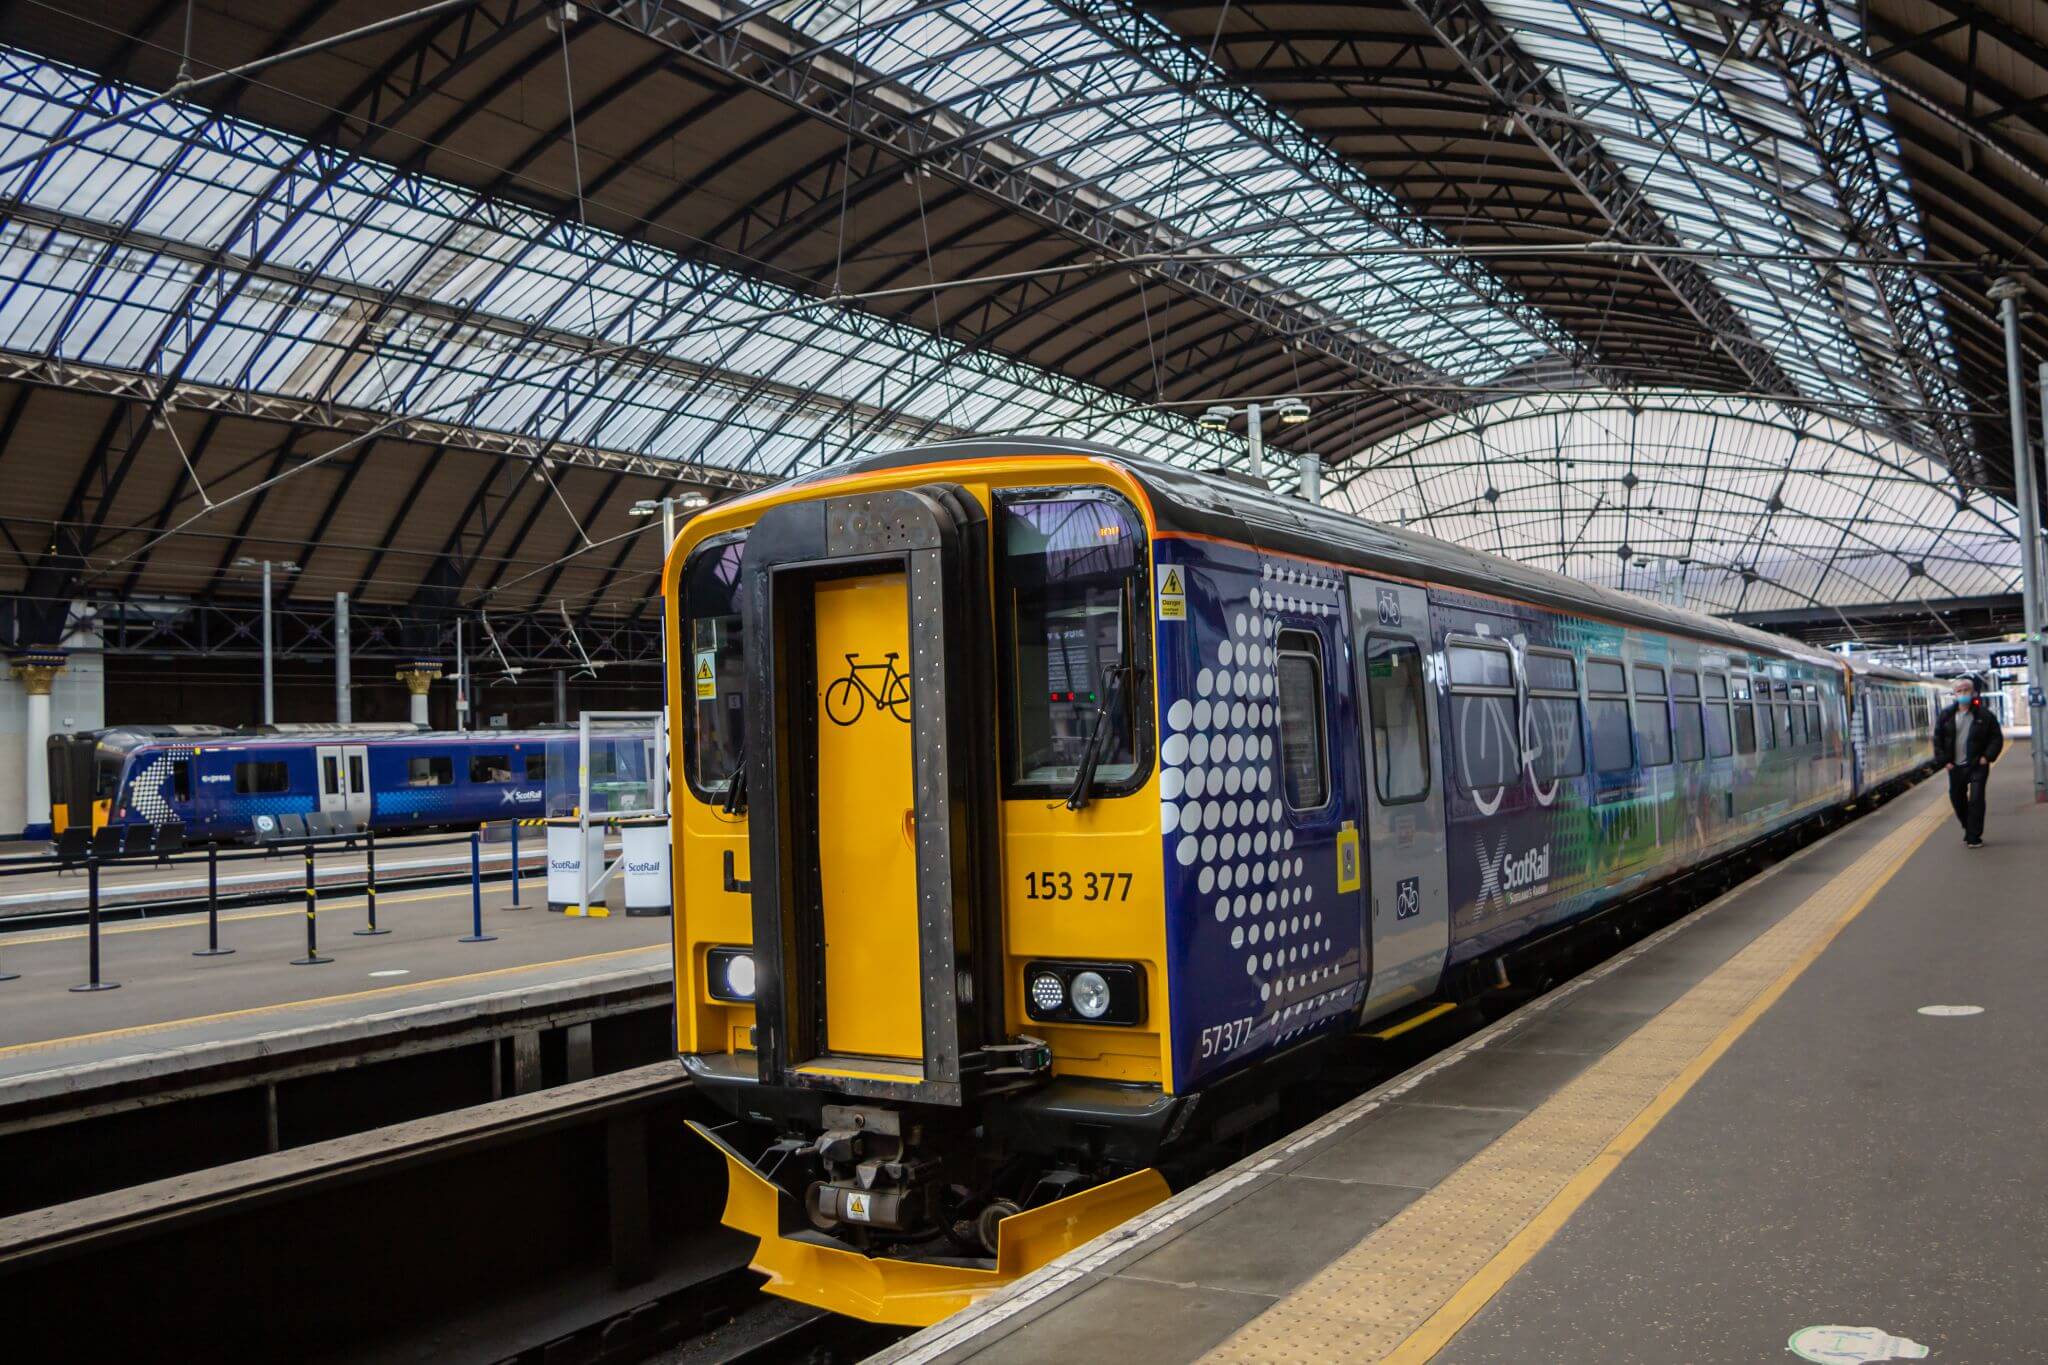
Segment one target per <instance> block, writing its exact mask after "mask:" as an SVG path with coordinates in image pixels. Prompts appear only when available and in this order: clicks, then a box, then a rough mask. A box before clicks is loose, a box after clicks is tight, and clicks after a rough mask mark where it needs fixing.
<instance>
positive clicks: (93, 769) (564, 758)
mask: <svg viewBox="0 0 2048 1365" xmlns="http://www.w3.org/2000/svg"><path fill="white" fill-rule="evenodd" d="M590 743H591V774H590V783H591V804H592V807H593V811H594V813H597V812H602V811H604V810H608V809H615V808H624V809H633V810H642V809H646V807H647V790H648V784H649V780H650V775H651V772H652V768H651V765H652V764H653V763H654V761H655V757H654V736H653V734H652V732H651V731H649V730H647V729H645V728H640V729H633V728H629V727H618V726H604V727H600V728H597V729H595V730H593V732H592V734H591V741H590ZM577 745H578V738H577V732H576V731H575V730H573V729H566V728H547V729H534V730H509V729H507V730H474V731H448V732H436V731H428V730H422V729H420V728H418V727H417V726H413V725H394V726H379V725H368V724H365V725H305V726H294V725H279V726H270V727H264V728H259V729H253V730H230V729H226V728H223V727H220V726H211V725H158V726H122V727H116V728H112V729H106V730H91V731H81V732H77V733H72V734H61V735H53V736H51V738H50V745H49V765H50V805H51V827H52V829H53V830H54V831H55V832H56V833H57V834H58V836H59V837H60V838H61V837H62V835H63V834H64V832H65V831H66V830H67V829H73V828H90V829H92V830H94V831H98V830H102V829H105V828H108V827H115V828H126V829H129V830H137V831H149V830H157V829H164V828H167V827H172V826H176V827H178V828H179V829H180V830H181V831H182V833H183V836H184V838H185V839H186V840H188V841H193V842H198V841H204V840H209V839H212V840H220V841H223V842H227V841H233V840H249V841H261V840H263V839H266V838H272V837H276V834H277V831H278V829H279V828H280V826H279V820H280V818H281V817H284V816H292V815H297V816H324V817H327V823H329V824H331V825H332V826H333V827H334V828H335V829H337V830H363V829H375V830H377V831H378V832H380V833H384V832H398V831H403V830H416V829H433V828H445V827H456V826H473V825H477V824H482V823H485V822H488V821H492V820H506V819H513V818H520V817H540V816H548V815H565V814H569V813H571V812H572V811H573V808H574V805H575V802H576V799H577V790H578V787H577V776H576V755H577Z"/></svg>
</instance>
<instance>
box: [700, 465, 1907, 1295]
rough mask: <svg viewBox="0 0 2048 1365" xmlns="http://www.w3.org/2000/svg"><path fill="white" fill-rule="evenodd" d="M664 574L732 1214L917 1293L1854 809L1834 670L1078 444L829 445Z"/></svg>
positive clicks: (1668, 616) (775, 1238) (1018, 1249)
mask: <svg viewBox="0 0 2048 1365" xmlns="http://www.w3.org/2000/svg"><path fill="white" fill-rule="evenodd" d="M667 573H668V578H667V586H666V596H667V600H668V602H669V603H670V609H671V617H670V630H671V632H672V633H671V637H670V658H671V659H672V660H675V661H676V662H677V664H678V667H676V668H674V669H672V672H671V688H672V691H671V708H672V709H671V714H672V717H673V718H674V724H675V726H676V733H675V734H674V736H673V740H672V752H673V753H674V755H675V756H676V762H677V764H678V770H677V772H676V774H675V782H674V786H675V790H676V792H677V803H676V804H677V816H676V822H675V839H676V845H677V847H676V866H677V869H678V872H677V876H678V888H677V906H678V912H677V915H676V920H675V929H676V982H677V1038H678V1043H679V1047H680V1050H681V1052H682V1053H683V1059H684V1061H685V1063H686V1065H687V1066H688V1067H689V1068H690V1070H691V1072H692V1074H693V1075H694V1076H695V1078H696V1080H697V1082H698V1085H699V1088H700V1090H701V1091H702V1092H703V1093H704V1094H706V1095H707V1096H709V1097H710V1098H712V1099H713V1100H714V1101H716V1102H718V1103H720V1104H722V1105H724V1106H725V1107H726V1108H728V1109H729V1110H730V1111H731V1112H732V1113H733V1114H734V1115H735V1116H737V1117H739V1118H741V1119H743V1120H745V1121H746V1122H745V1124H744V1125H743V1126H742V1127H741V1128H738V1129H733V1130H730V1131H728V1132H726V1133H723V1134H717V1135H714V1134H710V1133H709V1132H708V1131H707V1134H706V1135H707V1136H710V1137H712V1139H713V1140H714V1141H715V1142H717V1143H718V1144H719V1145H720V1146H721V1147H722V1148H723V1149H724V1150H725V1153H726V1156H727V1159H728V1165H729V1170H730V1174H731V1179H732V1192H731V1196H730V1201H729V1205H728V1220H729V1221H731V1222H733V1223H734V1225H735V1226H739V1227H741V1228H743V1229H744V1230H746V1231H748V1232H751V1233H753V1234H754V1235H756V1236H757V1237H758V1238H760V1251H759V1252H758V1254H757V1258H756V1262H755V1264H756V1266H757V1267H758V1268H761V1269H763V1270H765V1271H767V1272H768V1273H769V1275H770V1278H771V1287H772V1288H775V1289H776V1290H777V1291H778V1292H783V1293H788V1294H791V1295H793V1296H796V1297H801V1298H806V1299H808V1300H810V1301H812V1302H817V1303H821V1304H824V1305H826V1306H829V1307H833V1308H837V1309H840V1310H842V1311H853V1312H858V1313H860V1314H862V1315H864V1316H869V1317H877V1318H883V1319H886V1320H890V1321H898V1322H911V1323H916V1322H925V1321H930V1320H933V1319H934V1318H935V1317H936V1316H938V1315H941V1314H942V1313H943V1312H944V1311H949V1310H950V1309H951V1308H952V1307H956V1306H958V1305H959V1304H960V1303H961V1302H964V1301H966V1300H968V1299H971V1298H972V1297H974V1296H975V1295H977V1294H979V1293H982V1292H985V1291H986V1290H987V1289H988V1288H989V1287H991V1286H992V1285H993V1284H995V1283H999V1282H1000V1281H1001V1280H1002V1279H1003V1278H1006V1277H1007V1276H1008V1275H1009V1274H1011V1273H1014V1272H1015V1271H1016V1270H1017V1269H1019V1268H1020V1267H1022V1266H1024V1265H1026V1264H1028V1263H1035V1262H1036V1261H1037V1260H1042V1259H1043V1258H1044V1257H1046V1256H1049V1255H1051V1254H1054V1253H1055V1252H1056V1251H1057V1250H1058V1249H1059V1248H1060V1247H1062V1246H1064V1245H1068V1244H1070V1243H1071V1242H1072V1241H1074V1240H1077V1239H1080V1238H1084V1237H1085V1236H1087V1235H1090V1234H1091V1233H1092V1232H1093V1231H1095V1230H1097V1229H1099V1228H1101V1227H1103V1226H1106V1225H1107V1224H1108V1223H1109V1222H1111V1221H1114V1220H1115V1219H1116V1218H1119V1217H1121V1216H1123V1215H1124V1214H1125V1213H1127V1212H1128V1211H1130V1209H1131V1207H1132V1206H1133V1204H1134V1203H1139V1204H1141V1203H1143V1202H1144V1201H1146V1200H1148V1199H1151V1198H1156V1197H1158V1196H1159V1195H1160V1194H1162V1193H1163V1192H1164V1188H1165V1186H1164V1184H1163V1183H1162V1182H1161V1181H1160V1180H1159V1178H1158V1177H1157V1175H1156V1173H1154V1172H1153V1171H1152V1170H1150V1169H1149V1168H1152V1167H1156V1166H1158V1165H1160V1164H1161V1163H1163V1162H1168V1161H1170V1160H1171V1159H1172V1156H1173V1154H1174V1153H1175V1152H1176V1151H1179V1150H1190V1149H1195V1148H1199V1147H1200V1146H1201V1145H1203V1144H1205V1143H1212V1142H1217V1141H1222V1140H1226V1139H1228V1138H1229V1137H1230V1136H1232V1135H1233V1134H1235V1133H1238V1132H1241V1131H1243V1130H1244V1129H1245V1128H1247V1127H1248V1126H1249V1125H1251V1124H1253V1123H1256V1122H1257V1121H1258V1120H1259V1119H1260V1118H1261V1117H1263V1116H1264V1115H1266V1114H1268V1113H1270V1112H1272V1110H1273V1107H1274V1093H1275V1090H1276V1088H1277V1087H1278V1086H1279V1085H1280V1084H1282V1083H1283V1081H1284V1080H1285V1079H1286V1078H1287V1077H1288V1076H1289V1075H1292V1074H1299V1073H1300V1072H1302V1071H1303V1070H1305V1069H1306V1068H1308V1067H1310V1066H1312V1065H1313V1064H1314V1059H1315V1056H1316V1049H1317V1048H1318V1047H1319V1046H1320V1045H1321V1044H1323V1043H1325V1042H1326V1041H1327V1040H1329V1039H1331V1038H1334V1037H1336V1036H1339V1035H1341V1034H1343V1033H1346V1032H1348V1031H1350V1030H1353V1029H1355V1028H1357V1027H1358V1026H1360V1025H1361V1024H1363V1023H1367V1022H1369V1021H1372V1020H1375V1019H1379V1018H1382V1017H1385V1016H1387V1015H1389V1014H1390V1013H1392V1012H1394V1011H1397V1010H1403V1009H1409V1008H1412V1007H1414V1006H1415V1005H1416V1004H1417V1003H1418V1002H1422V1001H1425V1000H1427V999H1429V998H1430V997H1432V996H1438V995H1443V994H1446V993H1456V992H1458V991H1460V990H1462V989H1465V988H1468V987H1469V986H1470V984H1471V983H1473V982H1475V981H1483V980H1487V979H1490V978H1491V976H1493V975H1494V974H1495V973H1497V971H1498V963H1499V960H1500V956H1501V955H1502V954H1503V953H1505V952H1507V951H1509V950H1511V949H1512V948H1514V947H1515V946H1516V945H1517V944H1523V943H1526V942H1527V941H1529V940H1530V939H1531V938H1533V937H1535V936H1537V935H1540V934H1544V933H1547V932H1549V931H1551V930H1554V929H1556V928H1558V927H1560V926H1563V925H1567V924H1569V923H1571V922H1572V921H1574V920H1576V919H1579V918H1581V917H1583V916H1587V915H1590V914H1592V913H1594V912H1596V911H1598V910H1600V909H1601V908H1603V907H1605V906H1608V905H1611V904H1613V903H1614V902H1615V901H1616V900H1617V899H1618V898H1621V897H1626V896H1629V895H1632V894H1634V893H1635V892H1637V891H1640V890H1641V889H1643V888H1645V887H1648V886H1650V885H1653V884H1655V883H1656V882H1658V881H1660V880H1662V879H1664V878H1667V877H1670V876H1672V875H1674V874H1676V873H1678V872H1681V871H1683V870H1685V869H1687V868H1689V867H1692V866H1695V865H1696V864H1698V863H1699V862H1701V861H1702V860H1704V859H1707V858H1710V857H1713V856H1716V855H1718V854H1721V853H1726V852H1729V851H1732V850H1735V849H1738V848H1740V847H1742V846H1743V845H1745V844H1748V843H1751V842H1754V841H1756V840H1759V839H1762V838H1765V837H1768V836H1770V835H1772V834H1774V833H1776V832H1779V831H1781V830H1784V829H1786V828H1788V827H1790V826H1793V825H1795V824H1798V823H1800V822H1801V821H1804V820H1807V819H1809V818H1811V817H1813V816H1815V815H1817V814H1820V813H1823V812H1826V811H1828V810H1831V809H1833V808H1835V807H1839V806H1841V805H1843V804H1845V803H1847V802H1849V801H1850V800H1852V799H1853V798H1854V797H1855V795H1856V794H1857V785H1856V784H1857V782H1858V779H1859V768H1858V765H1857V761H1856V756H1855V753H1854V752H1853V744H1852V735H1851V728H1850V710H1849V702H1850V699H1851V695H1852V694H1851V682H1850V675H1849V673H1848V672H1847V671H1846V670H1845V668H1844V667H1843V666H1842V664H1841V662H1840V661H1839V660H1838V659H1836V658H1834V657H1833V656H1830V655H1828V654H1826V653H1824V652H1820V651H1816V650H1812V649H1809V648H1807V647H1805V646H1802V645H1799V644H1796V643H1793V642H1791V641H1787V640H1783V639H1779V638H1776V637H1773V636H1769V635H1765V634H1762V633H1760V632H1756V631H1752V630H1748V629H1745V628H1742V627H1738V626H1733V625H1730V624H1728V623H1726V622H1722V621H1718V620H1715V619H1712V618H1709V617H1705V616H1701V615H1697V614H1695V613H1690V612H1685V611H1679V610H1674V609H1670V608H1665V607H1661V606H1658V605H1656V604H1654V603H1651V602H1648V601H1646V600H1643V599H1640V598H1636V597H1632V596H1628V595H1625V594H1622V593H1619V592H1614V591H1609V590H1605V589H1600V588H1593V587H1589V586H1587V585H1584V584H1580V583H1577V582H1574V581H1572V580H1569V579H1566V578H1562V577H1560V576H1558V575H1555V574H1550V573H1546V572H1544V571H1542V570H1538V569H1535V568H1532V567H1529V566H1526V565H1520V564H1514V563H1510V562H1507V561H1504V560H1500V559H1496V558H1493V557H1491V556H1487V555H1483V554H1479V553H1477V552H1474V551H1470V550H1466V549H1463V548H1460V547H1457V546H1452V545H1446V544H1443V543H1440V542H1437V541H1433V540H1430V539H1427V538H1425V537H1422V536H1417V535H1412V534H1408V533H1405V532H1401V531H1397V530H1393V529H1390V528H1387V527H1382V526H1377V525H1373V524H1371V523H1367V522H1363V521H1359V520H1357V519H1354V518H1350V517H1346V516H1342V515H1339V514H1337V513H1333V512H1329V511H1326V510H1324V509H1321V508H1318V507H1311V506H1308V505H1305V504H1302V503H1298V502H1294V501H1291V500H1287V499H1283V498H1279V497H1275V496H1272V495H1270V494H1268V493H1266V492H1264V491H1263V490H1261V489H1254V488H1249V487H1246V486H1244V485H1242V484H1240V483H1238V482H1236V481H1233V480H1230V479H1227V478H1223V477H1218V476H1212V475H1204V474H1199V473H1194V472H1191V471H1188V470H1185V469H1180V468H1175V467H1169V466H1164V465H1160V464H1156V463H1152V462H1148V461H1144V460H1139V459H1134V458H1130V457H1126V456H1123V455H1120V454H1117V453H1116V452H1114V451H1110V450H1107V449H1104V448H1100V447H1095V446H1089V445H1081V444H1068V443H1057V442H1043V441H1028V442H1026V441H979V442H960V443H953V444H948V445H941V446H935V447H928V448H925V449H921V450H914V451H908V452H902V453H899V454H895V455H890V456H882V457H877V458H874V459H871V460H867V461H862V462H858V463H855V464H852V465H849V466H842V467H838V468H835V469H832V470H829V471H826V472H823V473H820V474H818V475H815V476H811V477H809V478H806V479H803V480H799V481H796V482H794V483H792V484H787V485H783V486H781V487H779V488H776V489H772V490H768V491H765V492H763V493H761V494H757V495H755V496H752V497H749V498H745V499H740V500H737V501H734V502H732V503H728V504H725V505H722V506H720V507H717V508H715V509H712V510H710V511H708V512H706V513H704V514H702V515H700V516H699V517H697V518H695V519H694V520H693V521H692V522H691V523H690V524H689V525H688V526H687V527H686V528H685V530H684V532H683V534H682V536H681V537H680V538H679V540H678V542H677V544H676V546H675V549H674V552H673V553H672V555H671V557H670V560H669V565H668V570H667ZM1923 747H1924V746H1923ZM1898 756H1899V758H1900V759H1901V760H1902V761H1903V760H1904V759H1905V757H1906V756H1905V754H1904V751H1903V750H1900V752H1899V755H1898ZM1926 758H1927V755H1926V754H1924V753H1923V755H1922V757H1921V762H1922V763H1923V764H1924V763H1925V761H1926ZM1863 771H1864V775H1865V776H1875V775H1876V774H1875V773H1873V772H1872V771H1871V770H1869V769H1867V768H1866V769H1864V770H1863ZM1887 771H1888V770H1887ZM1885 780H1889V778H1887V779H1885ZM797 1228H804V1229H805V1230H804V1231H802V1232H797V1231H795V1229H797ZM973 1255H978V1256H979V1257H981V1258H982V1259H981V1260H980V1261H979V1262H972V1261H966V1262H963V1261H962V1260H961V1258H962V1257H963V1256H973Z"/></svg>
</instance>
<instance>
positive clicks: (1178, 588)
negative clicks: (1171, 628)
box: [1158, 564, 1188, 621]
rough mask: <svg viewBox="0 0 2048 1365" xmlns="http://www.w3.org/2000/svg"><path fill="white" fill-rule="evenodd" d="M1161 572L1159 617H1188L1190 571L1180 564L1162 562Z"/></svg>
mask: <svg viewBox="0 0 2048 1365" xmlns="http://www.w3.org/2000/svg"><path fill="white" fill-rule="evenodd" d="M1158 574H1159V619H1160V620H1162V621H1185V620H1187V619H1188V571H1187V570H1186V569H1184V568H1182V567H1181V566H1180V565H1178V564H1161V565H1160V566H1159V569H1158Z"/></svg>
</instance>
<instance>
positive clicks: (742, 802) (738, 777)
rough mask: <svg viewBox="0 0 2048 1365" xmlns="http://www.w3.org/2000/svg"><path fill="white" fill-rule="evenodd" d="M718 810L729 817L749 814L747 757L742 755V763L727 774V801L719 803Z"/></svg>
mask: <svg viewBox="0 0 2048 1365" xmlns="http://www.w3.org/2000/svg"><path fill="white" fill-rule="evenodd" d="M718 809H719V810H720V811H722V812H724V813H725V814H727V815H745V814H746V813H747V756H746V755H745V754H741V755H740V761H739V762H738V763H737V764H735V765H734V766H733V770H732V771H731V772H730V773H727V774H726V778H725V799H724V800H722V801H720V802H719V803H718Z"/></svg>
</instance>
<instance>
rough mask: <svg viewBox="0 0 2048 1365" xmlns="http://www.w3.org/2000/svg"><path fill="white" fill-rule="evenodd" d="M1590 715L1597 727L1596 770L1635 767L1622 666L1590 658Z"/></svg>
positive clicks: (1594, 742)
mask: <svg viewBox="0 0 2048 1365" xmlns="http://www.w3.org/2000/svg"><path fill="white" fill-rule="evenodd" d="M1586 694H1587V695H1586V718H1587V720H1588V721H1589V722H1590V723H1591V726H1592V730H1593V771H1595V772H1601V773H1625V772H1627V771H1628V770H1629V769H1631V768H1633V767H1635V746H1634V742H1633V741H1632V740H1631V739H1630V736H1629V729H1630V726H1629V723H1628V688H1627V683H1626V681H1625V679H1624V678H1623V675H1622V671H1621V665H1620V664H1618V663H1614V662H1612V661H1610V660H1607V659H1588V660H1586Z"/></svg>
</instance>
